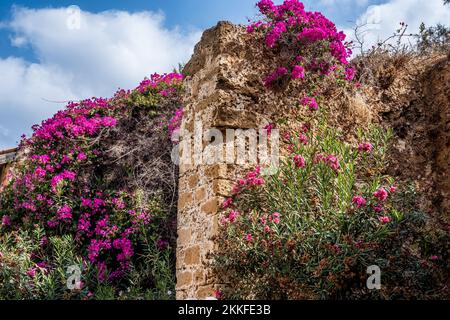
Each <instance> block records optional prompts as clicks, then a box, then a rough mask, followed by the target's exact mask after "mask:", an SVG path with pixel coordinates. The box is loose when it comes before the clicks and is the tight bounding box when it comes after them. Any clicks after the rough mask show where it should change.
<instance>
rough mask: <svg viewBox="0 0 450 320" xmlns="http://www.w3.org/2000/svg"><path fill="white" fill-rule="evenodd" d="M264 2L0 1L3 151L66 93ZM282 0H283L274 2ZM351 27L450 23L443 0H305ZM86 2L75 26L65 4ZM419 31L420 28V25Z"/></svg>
mask: <svg viewBox="0 0 450 320" xmlns="http://www.w3.org/2000/svg"><path fill="white" fill-rule="evenodd" d="M256 1H257V0H127V1H124V0H97V1H88V0H82V1H75V0H71V1H70V0H69V1H66V0H59V1H48V0H43V1H35V0H15V1H7V0H2V1H1V2H0V149H2V148H6V147H10V146H14V145H15V144H16V143H17V141H18V140H19V138H20V135H21V134H22V133H26V134H30V132H31V131H30V127H31V126H32V125H33V124H35V123H40V122H41V121H42V120H44V119H45V118H47V117H49V116H51V115H52V114H53V113H54V112H56V111H57V110H59V109H61V108H63V107H64V104H65V103H63V101H67V100H77V99H81V98H86V97H91V96H110V95H111V94H112V93H113V92H114V91H115V90H116V89H117V88H118V87H122V88H131V87H134V86H136V85H137V84H138V82H139V81H140V80H141V79H142V78H143V77H144V76H146V75H149V74H151V73H153V72H164V71H170V69H171V68H172V67H174V66H176V65H177V64H178V62H186V61H187V60H188V59H189V57H190V55H191V53H192V49H193V46H194V45H195V43H196V42H197V41H198V40H199V38H200V36H201V33H202V32H203V31H204V30H205V29H206V28H208V27H211V26H213V25H215V24H216V23H217V21H219V20H229V21H232V22H234V23H245V22H246V21H247V18H252V17H254V16H255V15H256V13H257V10H256V8H255V2H256ZM275 2H277V3H280V2H282V0H278V1H275ZM303 2H304V4H305V7H306V8H307V9H308V10H311V11H321V12H323V13H324V14H325V15H326V16H327V17H328V18H330V19H331V20H332V21H334V22H335V23H336V25H337V26H338V27H339V28H341V29H344V30H345V31H346V32H347V33H351V28H352V26H353V25H354V24H355V22H356V21H359V22H364V21H369V22H376V26H375V27H374V28H373V30H372V29H371V30H370V32H368V35H367V41H368V43H370V42H375V41H376V40H377V38H383V37H385V36H387V35H390V34H391V33H392V31H393V30H394V29H395V28H396V26H397V25H398V22H400V21H406V22H407V23H409V24H410V25H411V27H412V29H413V30H414V29H416V30H417V28H418V25H419V24H420V22H422V21H425V22H427V23H428V24H435V23H437V22H441V23H445V22H447V21H450V12H449V10H450V9H449V8H450V6H447V7H444V6H443V5H442V0H427V1H423V0H305V1H303ZM71 5H76V6H78V7H79V8H80V9H81V18H82V19H81V22H82V24H81V28H80V29H79V30H78V29H77V30H68V28H67V27H66V25H65V21H66V20H67V15H68V12H67V7H69V6H71ZM414 31H415V30H414Z"/></svg>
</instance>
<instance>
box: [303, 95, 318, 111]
mask: <svg viewBox="0 0 450 320" xmlns="http://www.w3.org/2000/svg"><path fill="white" fill-rule="evenodd" d="M300 104H302V105H304V106H306V107H308V108H309V110H317V109H318V108H319V106H318V104H317V101H316V99H315V98H312V97H304V98H303V99H302V100H301V101H300Z"/></svg>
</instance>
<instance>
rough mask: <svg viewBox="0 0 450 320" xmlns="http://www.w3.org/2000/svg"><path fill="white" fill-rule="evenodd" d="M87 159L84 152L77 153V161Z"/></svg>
mask: <svg viewBox="0 0 450 320" xmlns="http://www.w3.org/2000/svg"><path fill="white" fill-rule="evenodd" d="M86 159H87V156H86V154H85V153H84V152H80V153H79V154H78V156H77V160H78V161H84V160H86Z"/></svg>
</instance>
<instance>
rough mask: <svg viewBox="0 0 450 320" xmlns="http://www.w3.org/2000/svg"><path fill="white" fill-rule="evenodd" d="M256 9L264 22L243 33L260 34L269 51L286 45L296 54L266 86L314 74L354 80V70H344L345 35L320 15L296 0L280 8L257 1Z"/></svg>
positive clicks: (267, 1)
mask: <svg viewBox="0 0 450 320" xmlns="http://www.w3.org/2000/svg"><path fill="white" fill-rule="evenodd" d="M257 7H258V8H259V11H260V12H261V14H262V15H263V16H264V19H263V20H261V21H256V22H254V23H251V24H250V25H249V26H248V27H247V32H249V33H254V32H261V33H263V35H264V37H265V44H266V46H267V47H268V48H269V49H274V48H275V47H276V46H277V45H284V44H287V45H289V46H290V48H291V49H292V48H293V50H292V51H294V52H296V54H294V55H293V56H292V57H291V58H290V61H288V62H287V63H286V62H284V63H283V65H282V66H280V67H279V68H277V69H276V70H275V71H274V72H272V73H271V74H270V75H268V76H267V77H266V78H265V79H264V83H265V85H266V86H267V87H271V86H273V85H274V84H275V83H276V82H277V81H278V79H281V78H284V77H290V78H291V79H304V78H306V77H307V75H308V74H311V75H312V74H314V73H317V74H320V75H329V74H331V73H333V72H335V74H336V75H337V76H338V77H340V78H342V79H345V80H347V81H351V80H352V79H353V78H354V76H355V70H354V69H353V68H349V67H348V58H349V57H350V55H351V53H352V52H351V50H350V48H349V45H350V44H349V43H346V42H344V41H345V38H346V36H345V34H344V33H343V32H342V31H341V32H339V31H338V30H337V29H336V26H335V24H334V23H332V22H331V21H330V20H328V19H327V18H326V17H325V16H323V15H322V14H321V13H320V12H309V11H305V7H304V5H303V3H302V2H300V1H298V0H285V1H284V2H283V3H282V4H280V5H275V4H274V3H273V1H271V0H261V1H259V2H258V3H257ZM312 109H314V110H315V108H312Z"/></svg>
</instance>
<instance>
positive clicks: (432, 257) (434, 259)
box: [430, 255, 439, 261]
mask: <svg viewBox="0 0 450 320" xmlns="http://www.w3.org/2000/svg"><path fill="white" fill-rule="evenodd" d="M430 259H431V260H432V261H436V260H438V259H439V257H438V256H436V255H433V256H431V257H430Z"/></svg>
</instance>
